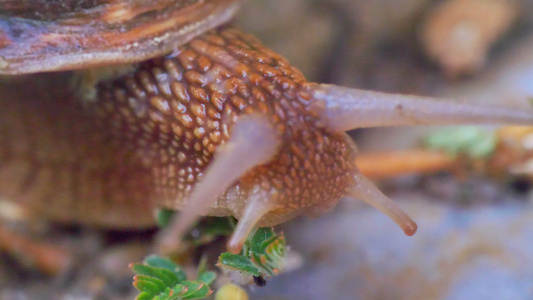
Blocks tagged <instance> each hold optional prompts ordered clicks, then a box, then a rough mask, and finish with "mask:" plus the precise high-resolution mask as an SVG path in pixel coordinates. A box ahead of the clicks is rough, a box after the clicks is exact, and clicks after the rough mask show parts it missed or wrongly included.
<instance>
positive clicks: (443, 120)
mask: <svg viewBox="0 0 533 300" xmlns="http://www.w3.org/2000/svg"><path fill="white" fill-rule="evenodd" d="M309 88H310V92H311V94H312V97H313V98H314V99H316V100H318V101H320V103H322V104H325V107H324V105H321V106H322V108H323V110H322V116H321V117H322V119H323V120H324V121H325V122H326V126H327V127H328V128H330V129H332V130H338V131H347V130H351V129H356V128H364V127H383V126H398V125H452V124H489V123H493V124H522V125H533V110H530V109H525V110H524V109H518V108H509V107H496V106H486V105H483V106H482V105H475V104H469V103H460V102H454V101H452V100H448V99H439V98H432V97H419V96H409V95H400V94H388V93H380V92H372V91H365V90H358V89H350V88H344V87H338V86H333V85H327V84H310V85H309Z"/></svg>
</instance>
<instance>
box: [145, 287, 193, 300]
mask: <svg viewBox="0 0 533 300" xmlns="http://www.w3.org/2000/svg"><path fill="white" fill-rule="evenodd" d="M186 291H187V287H186V286H184V285H181V284H178V285H176V286H175V287H173V288H172V289H171V288H166V289H165V290H164V291H163V293H161V294H160V295H158V296H155V297H154V298H153V299H152V300H184V299H185V298H183V293H185V292H186Z"/></svg>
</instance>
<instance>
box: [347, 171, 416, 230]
mask: <svg viewBox="0 0 533 300" xmlns="http://www.w3.org/2000/svg"><path fill="white" fill-rule="evenodd" d="M354 179H355V182H356V185H355V186H354V187H353V188H352V189H351V190H350V191H348V193H349V195H350V196H351V197H354V198H357V199H360V200H362V201H364V202H366V203H368V204H370V205H372V206H373V207H375V208H377V209H378V210H379V211H381V212H382V213H384V214H386V215H387V216H389V218H391V219H392V220H393V221H394V222H395V223H396V224H398V226H400V228H402V230H403V232H405V234H406V235H408V236H412V235H414V234H415V233H416V230H417V228H418V226H417V225H416V223H415V222H414V221H413V220H412V219H411V218H410V217H409V216H408V215H407V214H406V213H405V212H404V211H403V210H402V209H401V208H400V207H399V206H398V205H397V204H396V203H394V202H393V201H392V200H391V199H389V198H388V197H387V196H385V195H384V194H383V193H382V192H380V191H379V190H378V188H377V187H376V186H375V185H374V184H373V183H372V182H370V181H369V180H368V179H367V178H366V177H364V176H363V175H362V174H360V173H359V172H358V171H357V173H355V175H354Z"/></svg>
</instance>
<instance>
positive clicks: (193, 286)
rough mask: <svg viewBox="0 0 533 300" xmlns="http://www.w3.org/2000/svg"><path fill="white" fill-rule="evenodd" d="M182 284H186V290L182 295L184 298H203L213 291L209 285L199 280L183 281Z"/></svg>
mask: <svg viewBox="0 0 533 300" xmlns="http://www.w3.org/2000/svg"><path fill="white" fill-rule="evenodd" d="M183 285H185V286H187V291H186V292H185V293H183V295H182V297H183V299H184V300H185V299H187V300H189V299H203V298H205V297H207V296H209V295H211V293H213V291H212V290H211V289H210V288H209V286H208V285H207V284H205V283H204V282H202V281H200V280H195V281H184V282H183Z"/></svg>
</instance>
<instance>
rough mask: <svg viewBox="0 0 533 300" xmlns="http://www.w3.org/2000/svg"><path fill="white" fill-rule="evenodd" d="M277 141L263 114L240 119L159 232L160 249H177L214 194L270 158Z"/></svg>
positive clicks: (276, 149) (273, 130)
mask: <svg viewBox="0 0 533 300" xmlns="http://www.w3.org/2000/svg"><path fill="white" fill-rule="evenodd" d="M280 143H281V140H280V138H279V136H278V134H277V131H276V129H275V128H274V127H273V126H272V125H271V124H270V122H269V121H268V120H267V119H266V118H265V117H262V116H259V115H252V116H243V117H241V118H239V120H238V121H237V123H236V124H235V125H234V126H233V129H232V132H231V137H230V139H229V140H228V141H227V143H226V144H224V145H223V146H221V147H220V148H219V149H220V150H219V151H218V152H217V153H216V155H215V158H214V160H213V162H212V163H211V165H210V166H209V167H208V168H207V170H206V172H205V175H204V177H203V178H202V179H200V182H199V183H197V184H196V185H195V187H194V189H193V190H192V193H191V195H190V196H189V198H188V199H187V201H186V202H185V203H186V204H185V207H184V209H183V210H182V213H181V214H180V215H179V216H177V218H175V219H174V220H173V221H172V223H171V225H170V226H169V227H168V229H167V230H166V231H164V232H163V233H162V236H161V239H160V240H159V243H158V247H159V250H160V252H163V253H171V252H173V251H174V250H176V249H178V247H179V243H180V240H181V237H182V236H183V234H184V233H185V232H186V230H187V229H189V227H190V226H191V225H192V224H193V223H195V222H196V221H197V219H198V218H199V216H201V215H205V214H207V212H208V211H209V208H210V207H211V206H212V205H213V203H214V202H215V201H216V199H217V197H218V196H220V195H221V194H223V193H224V192H225V191H226V190H227V189H228V188H229V187H230V186H231V185H232V184H234V183H235V182H236V181H237V180H238V179H239V178H240V177H241V176H243V175H244V174H245V173H246V172H248V171H249V170H250V169H252V168H254V167H255V166H258V165H261V164H263V163H266V162H268V161H269V160H270V159H272V157H273V156H274V155H275V154H276V152H277V151H278V148H279V145H280Z"/></svg>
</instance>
